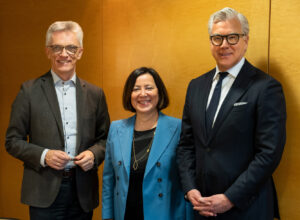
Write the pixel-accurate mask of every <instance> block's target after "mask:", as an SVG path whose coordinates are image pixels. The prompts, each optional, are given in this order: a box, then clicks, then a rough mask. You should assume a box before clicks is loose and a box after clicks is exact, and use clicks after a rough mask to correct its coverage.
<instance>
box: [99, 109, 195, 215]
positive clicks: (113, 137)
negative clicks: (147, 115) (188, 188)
mask: <svg viewBox="0 0 300 220" xmlns="http://www.w3.org/2000/svg"><path fill="white" fill-rule="evenodd" d="M134 124H135V116H132V117H130V118H128V119H124V120H119V121H114V122H112V124H111V126H110V130H109V135H108V140H107V144H106V155H105V163H104V171H103V185H102V219H115V220H123V219H124V215H125V208H126V199H127V193H128V186H129V176H130V160H131V149H132V139H133V131H134ZM180 127H181V121H180V120H179V119H177V118H173V117H170V116H166V115H164V114H163V113H159V118H158V122H157V127H156V131H155V136H154V139H153V144H152V147H151V151H150V155H149V158H148V161H147V165H146V169H145V174H144V181H143V205H144V207H143V208H144V219H145V220H153V219H155V220H160V219H161V220H185V219H193V214H192V213H193V211H192V208H191V206H190V204H189V203H187V202H186V201H185V200H184V194H183V192H182V190H181V187H180V182H179V176H178V171H177V168H176V161H175V154H176V147H177V145H178V142H179V137H180ZM158 179H160V180H158Z"/></svg>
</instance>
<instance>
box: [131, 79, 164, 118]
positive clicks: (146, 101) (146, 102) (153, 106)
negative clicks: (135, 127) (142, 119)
mask: <svg viewBox="0 0 300 220" xmlns="http://www.w3.org/2000/svg"><path fill="white" fill-rule="evenodd" d="M158 99H159V95H158V89H157V87H156V84H155V81H154V79H153V77H152V75H150V74H149V73H146V74H143V75H140V76H139V77H138V78H137V79H136V81H135V84H134V87H133V90H132V93H131V105H132V106H133V108H134V109H135V110H136V113H137V114H140V113H146V114H151V113H153V112H157V103H158Z"/></svg>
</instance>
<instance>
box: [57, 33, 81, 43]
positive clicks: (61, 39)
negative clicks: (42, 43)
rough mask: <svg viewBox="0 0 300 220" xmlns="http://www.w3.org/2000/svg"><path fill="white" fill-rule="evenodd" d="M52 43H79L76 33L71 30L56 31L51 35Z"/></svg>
mask: <svg viewBox="0 0 300 220" xmlns="http://www.w3.org/2000/svg"><path fill="white" fill-rule="evenodd" d="M51 43H52V44H60V45H68V44H74V45H79V41H78V39H77V36H76V33H74V32H72V31H56V32H53V33H52V35H51Z"/></svg>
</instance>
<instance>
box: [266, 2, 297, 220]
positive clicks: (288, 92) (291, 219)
mask: <svg viewBox="0 0 300 220" xmlns="http://www.w3.org/2000/svg"><path fill="white" fill-rule="evenodd" d="M271 9H272V10H271V36H270V74H271V75H273V76H274V77H276V78H277V79H278V80H279V81H280V82H281V83H282V84H283V88H284V92H285V97H286V103H287V115H288V118H287V144H286V146H285V151H284V154H283V158H282V161H281V163H280V166H279V168H278V169H277V171H276V173H275V175H274V176H275V183H276V185H277V186H278V187H277V191H278V195H279V197H278V199H279V206H280V211H281V216H282V219H283V220H285V219H288V220H298V219H300V210H299V206H300V199H299V198H300V190H299V186H300V163H299V161H300V148H299V146H300V139H299V133H300V87H299V81H300V69H299V64H300V62H299V61H300V59H299V51H300V44H299V43H298V39H299V36H300V29H299V28H298V24H299V18H300V16H299V11H300V2H299V1H298V0H287V1H285V2H282V1H280V0H273V1H272V7H271ZM298 80H299V81H298Z"/></svg>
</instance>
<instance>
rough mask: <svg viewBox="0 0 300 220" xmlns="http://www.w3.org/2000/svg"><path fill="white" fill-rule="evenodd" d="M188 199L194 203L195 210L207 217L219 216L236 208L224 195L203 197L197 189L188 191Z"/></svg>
mask: <svg viewBox="0 0 300 220" xmlns="http://www.w3.org/2000/svg"><path fill="white" fill-rule="evenodd" d="M187 198H188V199H189V201H190V202H191V203H192V205H193V209H194V210H196V211H198V212H199V214H200V215H203V216H206V217H211V216H217V214H218V213H224V212H226V211H228V210H230V209H231V208H232V207H233V206H234V205H233V203H232V202H231V201H230V200H229V199H228V198H227V197H226V196H225V195H224V194H215V195H212V196H209V197H202V196H201V193H200V192H199V191H198V190H196V189H192V190H190V191H188V193H187Z"/></svg>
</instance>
